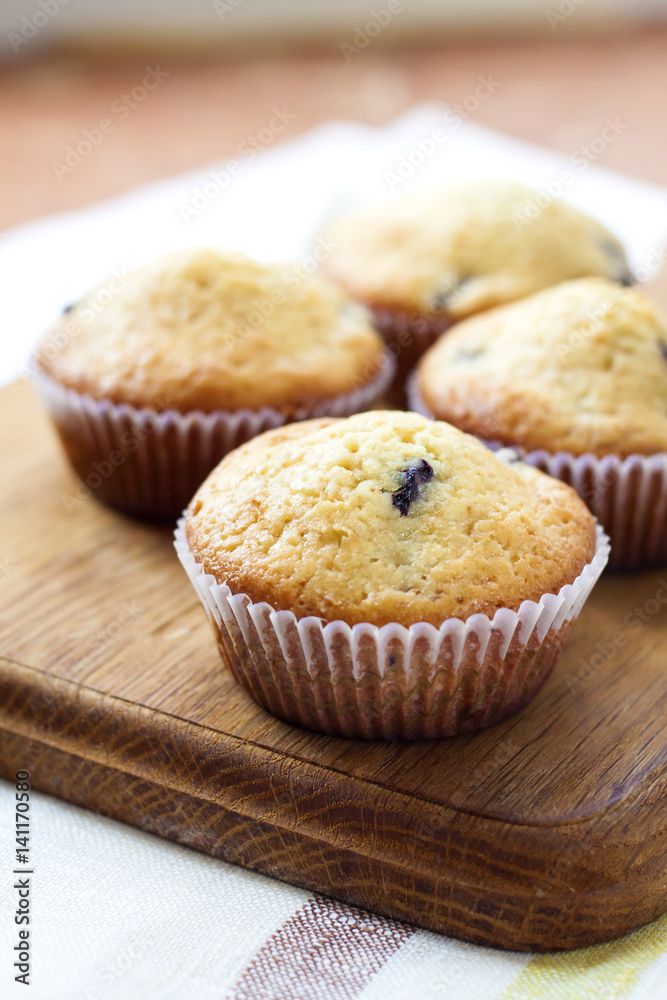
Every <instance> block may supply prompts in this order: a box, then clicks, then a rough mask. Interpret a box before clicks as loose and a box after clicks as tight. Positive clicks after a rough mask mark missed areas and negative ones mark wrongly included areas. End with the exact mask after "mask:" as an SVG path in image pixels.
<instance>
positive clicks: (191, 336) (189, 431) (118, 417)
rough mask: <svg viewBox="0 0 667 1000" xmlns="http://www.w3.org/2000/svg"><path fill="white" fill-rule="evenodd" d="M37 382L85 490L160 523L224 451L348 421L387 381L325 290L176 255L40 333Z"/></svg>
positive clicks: (368, 343)
mask: <svg viewBox="0 0 667 1000" xmlns="http://www.w3.org/2000/svg"><path fill="white" fill-rule="evenodd" d="M36 368H37V370H38V372H39V377H38V379H37V384H38V388H39V389H40V391H41V392H42V393H43V395H44V398H45V400H46V402H47V405H48V406H49V409H50V410H51V412H52V414H53V416H54V418H55V420H56V424H57V427H58V429H59V431H60V433H61V436H62V438H63V441H64V444H65V447H66V449H67V452H68V454H69V456H70V458H71V460H72V462H73V464H74V467H75V469H76V471H77V473H78V474H79V476H80V477H81V479H82V480H83V481H84V483H88V480H89V479H92V482H94V483H95V484H96V485H95V486H93V487H91V488H92V489H93V491H94V492H95V493H96V495H98V496H100V497H101V498H102V499H106V500H108V501H109V502H110V503H114V504H116V505H117V506H120V507H123V508H125V509H128V510H132V511H136V512H139V513H144V514H152V515H159V516H167V517H173V516H175V515H176V514H178V513H179V512H180V511H181V510H182V509H183V507H184V505H185V504H186V503H187V501H188V500H189V499H190V497H191V496H192V493H193V492H194V490H195V489H196V487H197V486H198V485H199V483H200V482H201V481H202V479H203V478H204V477H205V476H206V474H207V473H208V472H209V471H210V469H211V468H213V466H214V465H215V464H216V462H218V461H219V460H220V458H221V457H222V455H224V454H225V452H226V451H228V450H229V449H230V448H232V447H234V446H236V445H237V444H239V443H240V442H242V441H244V440H247V439H248V438H249V437H251V436H252V435H253V434H255V433H258V432H260V431H262V430H265V429H267V427H275V426H277V425H280V424H283V423H285V422H287V421H290V420H299V419H303V418H306V417H312V416H316V415H318V414H320V413H332V414H334V415H338V414H347V413H350V412H355V410H357V409H360V408H364V407H365V406H367V405H370V403H371V402H372V400H373V399H374V398H375V396H376V395H378V393H379V392H380V391H381V389H382V385H383V383H386V381H387V380H388V379H387V376H388V371H387V358H386V354H385V350H384V346H383V342H382V339H381V338H380V336H379V335H378V333H377V332H376V330H375V329H374V327H373V324H372V322H371V319H370V316H369V314H368V313H367V312H366V310H364V309H363V308H362V307H359V306H358V305H355V304H354V303H352V302H351V301H350V300H349V299H348V298H347V296H346V295H345V294H344V293H343V292H341V290H340V289H339V288H338V287H337V286H335V285H334V284H333V283H332V282H330V281H328V280H327V279H325V278H319V277H308V278H304V279H303V280H301V281H298V282H297V281H295V280H294V279H293V277H291V272H289V271H287V270H285V269H284V268H281V267H279V266H267V265H261V264H258V263H256V262H254V261H252V260H249V259H248V258H246V257H243V256H241V255H239V254H234V253H227V252H223V251H218V250H182V251H178V252H174V253H170V254H167V255H165V256H163V257H160V258H159V259H158V260H156V261H155V262H154V263H151V264H149V265H147V266H145V267H142V268H140V269H139V270H137V271H135V272H134V273H133V274H131V275H130V276H129V277H128V278H127V279H126V283H125V285H124V287H122V288H121V289H120V290H117V291H114V292H113V293H112V292H111V291H110V290H109V288H108V287H105V286H101V287H100V288H97V289H94V290H93V291H92V292H91V293H90V294H89V295H87V296H86V297H85V298H83V299H82V300H81V301H80V302H77V303H76V304H75V305H74V306H72V307H70V308H69V309H68V310H66V312H65V313H64V314H63V316H62V317H61V318H60V319H59V320H58V322H57V323H56V324H55V325H54V326H53V327H52V328H51V329H50V330H49V331H48V332H47V334H46V335H45V337H44V339H43V341H42V344H41V345H40V348H39V350H38V353H37V357H36ZM111 453H113V456H114V457H113V458H111V457H110V455H111ZM109 463H111V464H112V465H113V469H112V472H111V473H110V474H109V475H108V476H103V475H101V474H100V473H99V472H98V471H96V470H98V467H100V466H102V467H103V468H104V469H106V467H107V465H109ZM100 480H101V481H100Z"/></svg>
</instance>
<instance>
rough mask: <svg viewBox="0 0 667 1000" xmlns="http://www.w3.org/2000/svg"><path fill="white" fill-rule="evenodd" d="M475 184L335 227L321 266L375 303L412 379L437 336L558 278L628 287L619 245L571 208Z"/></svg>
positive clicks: (503, 183)
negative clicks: (601, 279) (607, 280)
mask: <svg viewBox="0 0 667 1000" xmlns="http://www.w3.org/2000/svg"><path fill="white" fill-rule="evenodd" d="M544 201H545V198H544V195H542V194H539V193H538V192H535V191H531V190H530V189H529V188H526V187H524V186H523V185H521V184H516V183H514V182H512V181H507V180H488V179H482V180H470V181H466V182H461V183H457V184H450V185H448V186H446V187H442V188H440V189H436V190H431V191H425V192H419V193H417V194H410V195H406V196H404V197H402V198H399V199H396V200H395V201H394V202H392V203H389V204H385V205H380V206H373V207H369V208H365V209H362V210H361V211H356V212H353V213H351V214H349V215H348V216H347V217H344V218H342V219H340V220H339V221H338V222H337V223H334V225H333V226H332V227H331V228H330V230H329V233H328V238H329V239H330V241H331V243H332V245H333V246H334V247H335V249H334V251H333V252H332V254H331V255H330V256H329V257H328V259H327V261H326V263H325V267H326V269H327V271H328V273H329V274H330V275H331V276H332V277H334V278H335V279H336V280H337V281H338V282H339V283H340V284H341V285H342V286H343V287H344V288H345V289H346V290H347V291H348V292H349V293H350V295H351V296H352V297H353V298H355V299H357V300H358V301H360V302H363V303H365V304H366V305H368V306H370V307H371V308H372V309H373V310H374V312H375V316H376V319H377V322H378V324H379V327H380V330H381V332H382V333H383V335H384V336H385V338H386V340H387V342H388V343H389V344H390V345H391V348H392V351H393V353H394V356H395V357H396V358H397V360H398V363H399V369H400V370H401V371H402V372H403V374H404V375H405V374H407V373H408V372H409V371H410V370H411V369H412V368H413V367H414V364H415V362H416V361H417V359H418V358H419V356H420V355H421V354H422V353H423V352H424V350H426V348H427V347H428V346H429V345H430V344H431V343H432V342H433V340H434V339H435V338H436V336H437V335H438V334H439V333H442V332H443V331H444V330H446V329H447V328H448V327H449V326H451V324H452V323H455V322H458V321H459V320H461V319H464V318H465V317H467V316H471V315H472V314H474V313H478V312H481V311H482V310H485V309H489V308H491V307H493V306H498V305H502V304H504V303H507V302H512V301H514V300H516V299H521V298H524V297H525V296H526V295H530V294H532V293H533V292H537V291H540V290H541V289H543V288H547V287H549V286H551V285H555V284H558V283H559V282H561V281H567V280H569V279H573V278H580V277H585V276H588V275H597V276H601V277H606V278H611V279H612V280H615V281H619V282H621V283H623V284H630V283H631V282H632V276H631V274H630V271H629V268H628V264H627V261H626V258H625V253H624V250H623V247H622V246H621V244H620V243H619V242H618V240H617V239H616V238H615V237H614V236H613V235H612V234H611V233H610V232H609V231H608V230H607V229H605V228H604V226H602V225H600V223H598V222H596V221H595V220H594V219H591V218H589V217H588V216H586V215H584V214H582V213H581V212H579V211H577V210H576V209H575V208H573V207H572V206H570V205H568V204H567V203H565V202H562V201H559V200H555V199H550V200H547V201H546V203H544Z"/></svg>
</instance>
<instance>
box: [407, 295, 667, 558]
mask: <svg viewBox="0 0 667 1000" xmlns="http://www.w3.org/2000/svg"><path fill="white" fill-rule="evenodd" d="M412 399H413V405H414V406H415V407H416V408H418V409H421V410H422V411H423V412H427V413H430V414H432V415H433V416H435V417H436V418H438V419H440V420H448V421H450V422H451V423H453V424H455V425H456V426H457V427H459V428H460V429H461V430H464V431H467V432H469V433H471V434H475V435H477V436H478V437H480V438H482V439H485V440H488V441H492V442H496V443H500V444H503V445H506V446H512V447H514V448H517V449H519V450H520V452H521V454H522V455H527V460H528V461H533V462H535V463H536V464H537V465H538V467H539V468H543V469H544V470H545V471H549V472H551V473H553V474H558V475H561V476H562V477H563V478H564V479H565V480H566V481H567V482H570V483H572V485H574V486H575V488H577V490H578V491H579V492H580V494H581V495H582V496H583V497H584V499H586V501H587V502H588V503H589V504H590V506H591V508H592V509H593V510H594V512H595V513H596V514H597V516H598V517H599V519H600V520H601V521H602V522H603V524H604V525H605V527H606V529H607V530H608V531H609V532H610V534H611V536H612V564H613V565H616V566H618V567H619V568H620V567H621V566H625V567H627V568H631V567H635V566H639V565H649V564H661V563H663V562H664V561H665V559H666V558H667V521H666V520H665V503H666V502H667V498H666V497H665V489H666V485H665V484H666V481H667V480H666V477H667V471H666V470H665V463H666V461H667V318H666V317H665V316H664V315H663V314H662V313H661V311H660V310H659V309H658V308H657V307H656V306H655V305H654V304H653V303H652V302H651V301H650V300H649V299H648V298H647V297H646V296H645V295H644V294H643V293H642V292H640V291H638V290H635V289H630V288H623V287H621V286H619V285H617V284H615V283H613V282H611V281H607V280H604V279H602V278H582V279H580V280H578V281H570V282H565V283H563V284H561V285H558V286H556V287H555V288H551V289H548V290H546V291H543V292H539V293H538V294H536V295H533V296H531V297H529V298H527V299H524V300H523V301H521V302H517V303H514V304H512V305H509V306H504V307H502V308H499V309H493V310H490V311H489V312H487V313H484V314H483V315H480V316H475V317H473V318H471V319H469V320H466V321H465V322H464V323H461V324H460V325H459V326H457V328H456V329H455V330H452V331H451V332H450V333H448V334H447V335H446V336H444V337H443V338H441V339H440V340H439V341H438V342H437V343H436V344H435V345H434V346H433V347H431V348H430V350H429V351H427V353H426V354H425V355H424V357H423V358H422V360H421V362H420V364H419V366H418V368H417V371H416V372H415V375H414V386H413V394H412Z"/></svg>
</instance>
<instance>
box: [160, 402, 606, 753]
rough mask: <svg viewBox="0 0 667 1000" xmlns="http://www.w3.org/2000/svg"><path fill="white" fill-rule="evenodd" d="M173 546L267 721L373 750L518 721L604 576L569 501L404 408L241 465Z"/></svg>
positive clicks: (560, 488) (273, 436)
mask: <svg viewBox="0 0 667 1000" xmlns="http://www.w3.org/2000/svg"><path fill="white" fill-rule="evenodd" d="M512 458H513V456H512ZM177 549H178V551H179V555H180V557H181V559H182V561H183V564H184V566H185V568H186V570H187V571H188V573H189V575H190V577H191V579H192V581H193V583H194V585H195V587H196V589H197V591H198V593H199V596H200V598H201V599H202V601H203V603H204V606H205V607H206V609H207V611H208V613H209V615H210V617H211V621H212V624H213V628H214V631H215V633H216V636H217V641H218V645H219V647H220V652H221V654H222V658H223V660H224V662H225V663H226V664H227V666H228V667H229V668H230V669H231V670H232V672H233V673H234V676H235V677H236V679H237V681H239V683H240V684H242V685H243V686H244V687H245V688H246V689H247V690H248V691H249V692H250V694H251V695H252V696H253V697H254V698H255V699H256V700H257V701H258V702H259V703H260V704H261V705H262V706H264V707H265V708H267V709H268V710H269V711H271V712H273V713H274V714H275V715H278V716H279V717H281V718H283V719H286V720H288V721H291V722H295V723H298V724H300V725H303V726H306V727H307V728H310V729H315V730H320V731H323V732H327V733H332V734H339V735H344V736H357V737H366V738H382V739H418V738H429V737H437V736H450V735H453V734H454V733H458V732H463V731H466V730H471V729H477V728H480V727H482V726H488V725H491V724H492V723H494V722H497V721H498V720H500V719H502V718H505V717H506V716H508V715H510V714H512V713H513V712H515V711H516V710H517V709H518V708H520V707H521V706H522V705H523V704H525V703H526V702H527V701H528V700H529V699H530V698H531V697H532V696H533V694H534V693H535V692H536V691H537V690H538V688H539V687H540V686H541V684H542V683H543V681H544V680H545V678H546V676H547V675H548V673H549V671H550V670H551V668H552V666H553V663H554V661H555V659H556V657H557V655H558V653H559V651H560V649H561V647H562V645H563V643H564V641H565V639H566V637H567V634H568V632H569V630H570V627H571V625H572V622H573V620H574V618H575V617H576V614H577V613H578V611H579V609H580V608H581V605H582V604H583V602H584V600H585V598H586V596H587V595H588V593H589V591H590V589H591V587H592V586H593V584H594V583H595V580H596V579H597V576H598V575H599V573H600V572H601V569H602V566H603V565H604V562H605V561H606V550H605V539H604V537H603V536H602V534H601V533H600V532H598V533H597V534H596V526H595V521H594V519H593V517H592V516H591V515H590V513H589V512H588V510H587V509H586V507H585V505H584V504H583V503H582V502H581V501H580V500H579V498H578V497H577V496H576V494H575V493H574V492H573V491H572V490H571V489H570V488H569V487H567V486H565V485H564V484H562V483H560V482H558V481H557V480H554V479H551V478H549V477H548V476H544V475H543V474H542V473H540V472H538V471H537V470H536V469H533V468H531V467H530V466H527V465H523V464H522V463H517V462H514V461H512V462H507V461H503V460H501V458H500V457H497V456H496V455H495V454H494V453H493V452H491V451H490V450H489V449H487V448H485V447H484V445H482V444H481V443H480V442H479V441H477V440H476V439H475V438H473V437H470V436H468V435H465V434H462V433H461V432H460V431H458V430H456V429H455V428H454V427H451V426H450V425H448V424H445V423H441V422H436V421H431V420H428V419H425V418H423V417H421V416H418V415H417V414H411V413H405V412H398V411H384V412H383V411H375V412H372V413H365V414H359V415H356V416H352V417H349V418H347V419H344V420H332V419H320V420H311V421H306V422H305V423H302V424H295V425H292V426H290V427H287V428H281V429H277V430H274V431H268V432H266V433H265V434H262V435H260V436H259V437H257V438H255V439H254V440H253V441H251V442H249V443H248V444H246V445H244V446H242V447H241V448H238V449H237V450H236V451H234V452H232V453H230V454H229V455H227V456H226V458H225V459H223V461H222V462H221V463H220V465H219V466H218V467H217V468H216V469H215V470H214V471H213V472H212V473H211V475H210V476H209V477H208V479H207V480H206V482H205V483H204V484H203V485H202V486H201V487H200V489H199V490H198V491H197V493H196V494H195V496H194V498H193V500H192V502H191V503H190V506H189V507H188V510H187V513H186V516H185V518H184V521H183V522H181V525H180V527H179V530H178V532H177ZM545 595H550V596H545ZM274 612H275V613H274Z"/></svg>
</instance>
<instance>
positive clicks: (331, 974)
mask: <svg viewBox="0 0 667 1000" xmlns="http://www.w3.org/2000/svg"><path fill="white" fill-rule="evenodd" d="M436 133H437V135H438V136H440V135H444V138H442V139H441V138H437V139H435V138H434V136H435V135H436ZM429 140H431V142H430V143H429ZM420 154H421V155H420ZM564 171H565V172H567V174H568V175H569V177H570V178H571V179H569V180H567V181H564V180H563V178H564V177H565V174H564V173H563V172H564ZM401 172H402V173H403V174H405V175H406V177H405V179H403V178H402V177H401ZM471 175H478V176H510V177H515V178H518V179H521V180H524V181H526V182H528V183H529V184H532V185H533V186H535V187H536V188H537V189H538V191H540V192H541V193H542V196H544V197H547V196H552V194H553V193H554V192H558V193H559V194H560V193H562V195H563V196H564V197H566V198H568V199H569V200H571V201H572V202H573V203H575V204H577V205H579V206H581V207H582V208H584V209H585V210H586V211H588V212H590V213H591V214H593V215H596V216H598V217H599V218H600V219H601V220H602V221H603V222H605V223H606V224H607V225H608V226H609V227H610V228H611V229H613V230H614V231H615V232H616V233H617V234H618V236H619V237H620V238H621V239H622V240H623V241H624V242H625V243H626V245H627V247H628V249H629V255H630V260H631V264H632V266H633V267H634V268H635V269H636V270H638V271H639V273H640V276H641V277H644V278H647V277H650V276H652V275H653V273H655V271H656V270H657V268H658V266H659V263H660V261H661V259H662V248H663V246H664V244H665V243H666V242H667V191H663V190H662V189H660V188H657V187H653V186H651V185H648V184H643V183H640V182H637V181H633V180H630V179H627V178H623V177H620V176H617V175H614V174H612V173H609V172H607V171H604V170H602V169H600V168H599V167H598V166H596V165H594V163H593V162H591V161H584V164H583V166H582V164H581V157H579V159H578V161H577V163H575V162H573V161H568V159H567V158H563V157H561V156H558V155H556V154H553V153H549V152H547V151H544V150H540V149H536V148H534V147H531V146H529V145H526V144H524V143H521V142H517V141H515V140H512V139H509V138H507V137H504V136H501V135H498V134H496V133H494V132H491V131H489V130H488V129H485V128H481V127H479V126H477V125H473V124H471V123H470V122H466V121H464V120H462V119H461V118H457V117H456V116H454V115H452V113H451V112H448V111H447V109H445V108H443V107H439V106H437V105H425V106H421V107H418V108H416V109H414V110H413V111H411V112H410V113H409V114H407V115H405V116H403V117H402V118H400V119H398V120H397V121H395V122H393V123H392V124H390V125H388V126H386V127H385V128H381V129H374V128H370V127H366V126H362V125H353V124H349V123H332V124H327V125H323V126H321V127H320V128H318V129H315V130H314V131H313V132H311V133H309V134H308V135H306V136H304V137H303V138H300V139H298V140H296V141H293V142H289V143H285V144H283V145H280V146H276V147H274V148H271V149H269V150H268V151H266V152H265V153H263V154H261V155H260V156H258V157H256V158H255V159H254V160H253V161H252V162H251V161H250V160H246V161H244V162H242V164H241V168H240V171H239V172H238V173H237V174H236V175H235V176H234V177H233V178H231V180H230V179H229V174H228V172H227V169H226V166H225V164H224V163H218V164H213V165H211V166H209V167H206V168H204V169H202V170H201V171H197V172H196V173H193V174H188V175H186V176H183V177H178V178H174V179H172V180H169V181H164V182H161V183H158V184H152V185H150V186H147V187H145V188H142V189H140V190H138V191H134V192H131V193H130V194H128V195H124V196H122V197H119V198H115V199H113V200H111V201H107V202H104V203H103V204H100V205H96V206H93V207H91V208H88V209H84V210H82V211H78V212H72V213H68V214H66V215H60V216H56V217H53V218H49V219H45V220H42V221H39V222H35V223H31V224H29V225H25V226H22V227H20V228H18V229H16V230H14V231H12V232H10V233H8V234H5V236H4V238H3V239H2V241H0V302H1V303H2V310H3V322H2V324H1V325H0V330H1V333H0V337H2V341H1V350H0V382H2V381H10V380H11V379H13V378H14V377H16V375H17V374H18V375H20V374H21V373H22V372H23V371H24V368H23V366H24V365H25V363H26V360H27V357H28V354H29V351H30V349H31V347H32V346H33V344H34V343H35V340H36V338H37V337H38V336H39V335H40V333H41V331H42V330H43V329H44V328H45V326H47V325H48V324H49V323H50V322H51V321H52V320H53V319H54V318H55V317H56V315H57V314H58V312H59V310H60V309H61V308H62V307H63V306H64V305H66V304H67V303H69V302H72V301H75V300H76V299H77V298H78V297H79V296H80V295H81V294H83V293H84V292H86V291H87V290H88V289H89V288H90V287H91V286H92V285H94V284H96V283H98V282H100V281H104V280H105V279H106V278H107V277H108V275H109V274H110V273H111V272H114V271H115V272H116V274H117V275H118V279H117V280H121V278H122V276H123V274H124V273H126V271H128V270H130V269H131V268H132V267H134V266H136V265H137V264H140V263H142V262H143V261H146V260H148V259H150V258H151V257H152V256H153V255H155V254H157V253H159V252H162V251H164V250H167V249H171V248H176V247H179V246H187V245H196V244H199V245H212V246H215V245H220V246H226V247H232V248H236V249H239V250H242V251H245V252H247V253H250V254H254V255H256V256H258V257H261V258H264V259H267V260H270V259H285V260H287V259H290V258H291V259H293V260H296V261H298V262H301V264H302V265H303V266H304V267H305V268H306V269H307V268H309V267H310V264H311V262H310V258H309V254H310V251H311V249H312V244H313V242H314V240H315V236H316V234H317V233H318V232H319V231H321V230H323V229H324V230H326V223H327V219H328V218H330V217H331V216H333V215H334V214H336V213H337V212H338V211H340V210H341V209H342V208H344V207H346V206H348V205H351V204H354V203H357V202H361V201H364V200H370V199H373V200H381V199H383V198H389V197H391V196H392V195H393V194H399V193H402V192H404V191H408V190H410V189H413V188H418V187H426V186H432V185H434V184H437V183H440V182H442V181H444V180H448V179H453V178H457V177H462V176H471ZM396 177H399V180H398V181H397V180H396ZM559 178H560V179H559ZM559 185H560V188H559ZM198 192H199V193H198ZM198 206H199V207H198ZM192 209H194V210H195V211H194V212H193V211H192ZM1 747H2V744H1V734H0V753H1ZM31 832H32V853H31V863H32V867H33V869H34V875H33V876H32V924H31V932H32V933H31V949H32V955H33V958H32V971H31V980H32V985H31V986H30V987H29V989H26V987H25V986H23V985H21V984H17V983H15V982H14V980H13V976H14V970H13V962H14V960H15V959H14V952H13V948H14V945H15V944H17V943H18V938H17V930H18V927H17V926H16V925H15V924H14V916H13V914H14V911H15V908H16V890H15V889H14V888H13V878H14V876H13V874H12V871H13V868H14V867H15V864H14V854H15V844H14V788H13V786H12V785H11V784H9V783H8V782H0V863H1V868H0V872H1V876H0V984H1V985H0V996H1V997H2V998H3V1000H4V998H5V997H7V998H8V1000H12V998H14V997H26V996H27V997H31V998H32V1000H182V998H185V997H188V998H189V997H198V998H199V1000H223V998H225V1000H353V998H354V1000H523V998H526V1000H529V998H544V1000H576V998H586V1000H588V998H589V997H592V996H595V997H597V998H599V1000H615V998H619V1000H620V998H626V997H632V998H634V1000H644V998H646V1000H648V998H651V1000H656V998H660V997H667V989H666V988H665V983H666V982H667V921H665V920H662V921H658V922H656V923H655V924H653V925H651V926H650V927H649V928H646V929H643V930H640V931H638V932H636V933H635V934H633V935H629V936H627V937H626V938H623V939H622V940H620V941H618V942H614V943H612V944H610V945H604V946H601V947H599V948H596V949H586V950H585V952H583V953H582V952H572V953H568V954H565V955H560V956H549V957H532V956H529V955H515V954H510V953H503V952H500V951H493V950H489V949H484V948H478V947H474V946H472V945H466V944H463V943H461V942H458V941H454V940H450V939H447V938H445V937H441V936H439V935H436V934H432V933H429V932H426V931H415V930H414V929H413V928H409V927H406V926H405V925H401V924H396V923H394V922H393V921H388V920H385V919H383V918H380V917H375V916H372V915H370V914H366V913H364V912H363V911H359V910H355V909H354V908H352V907H346V906H343V905H342V904H337V903H334V902H331V901H327V900H323V899H321V898H315V897H313V896H311V895H310V894H308V893H306V892H304V891H302V890H299V889H295V888H292V887H290V886H287V885H285V884H283V883H279V882H274V881H271V880H270V879H267V878H264V877H263V876H259V875H255V874H253V873H250V872H246V871H243V870H242V869H240V868H235V867H232V866H230V865H226V864H224V863H222V862H219V861H215V860H212V859H210V858H207V857H205V856H203V855H200V854H196V853H194V852H192V851H189V850H187V849H185V848H182V847H177V846H175V845H172V844H168V843H166V842H163V841H160V840H158V839H157V838H154V837H151V836H148V835H146V834H143V833H140V832H138V831H136V830H133V829H131V828H129V827H124V826H121V825H120V824H117V823H114V822H113V821H111V820H108V819H103V818H101V817H97V816H94V815H92V814H90V813H87V812H85V811H83V810H80V809H77V808H74V807H72V806H69V805H66V804H64V803H61V802H58V801H56V800H54V799H51V798H49V797H47V796H42V795H39V794H36V793H33V795H32V820H31Z"/></svg>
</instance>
